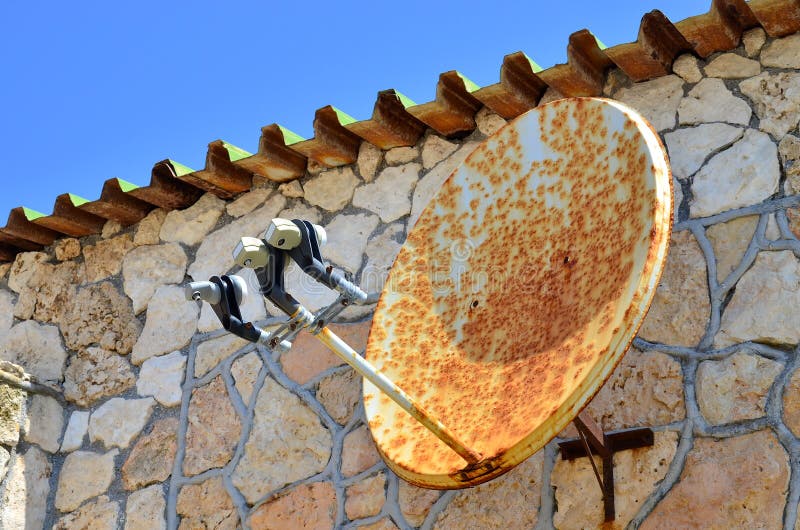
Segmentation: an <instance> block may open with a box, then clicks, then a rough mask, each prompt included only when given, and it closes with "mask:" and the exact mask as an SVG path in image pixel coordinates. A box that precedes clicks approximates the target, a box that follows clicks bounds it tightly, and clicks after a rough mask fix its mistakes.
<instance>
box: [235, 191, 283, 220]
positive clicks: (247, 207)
mask: <svg viewBox="0 0 800 530" xmlns="http://www.w3.org/2000/svg"><path fill="white" fill-rule="evenodd" d="M271 193H272V190H269V189H265V188H256V189H254V190H252V191H248V192H246V193H243V194H242V195H240V196H239V197H237V198H236V200H235V201H233V202H231V203H229V204H228V205H227V206H225V210H226V211H227V212H228V215H230V216H231V217H241V216H243V215H245V214H248V213H250V212H252V211H253V210H255V209H256V208H258V207H259V206H261V205H262V204H264V202H265V201H266V200H267V198H268V197H269V196H270V194H271Z"/></svg>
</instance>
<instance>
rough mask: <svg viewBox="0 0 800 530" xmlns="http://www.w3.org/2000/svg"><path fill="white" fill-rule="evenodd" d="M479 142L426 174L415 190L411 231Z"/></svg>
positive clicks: (464, 146) (471, 144) (412, 202)
mask: <svg viewBox="0 0 800 530" xmlns="http://www.w3.org/2000/svg"><path fill="white" fill-rule="evenodd" d="M478 145H479V142H469V143H465V144H464V145H462V146H461V147H460V148H459V149H458V151H456V152H455V153H453V154H452V155H450V157H449V158H448V159H447V160H446V161H445V162H444V163H442V164H439V165H438V166H436V168H434V169H433V170H431V171H428V173H426V174H425V176H424V177H422V178H421V179H420V181H419V182H417V186H416V187H415V188H414V197H413V199H412V201H411V215H410V216H409V218H408V224H407V225H406V226H408V228H409V230H410V229H411V228H412V227H413V226H414V224H415V223H416V222H417V219H419V216H420V215H421V214H422V211H423V210H424V209H425V207H426V206H427V205H428V203H429V202H430V201H431V199H432V198H433V197H434V195H436V193H437V192H438V191H439V188H441V187H442V184H444V181H445V180H447V177H449V176H450V174H451V173H452V172H453V171H454V170H455V169H456V168H457V167H458V166H459V164H461V162H463V161H464V159H465V158H467V155H469V154H470V153H471V152H472V151H474V150H475V148H476V147H478Z"/></svg>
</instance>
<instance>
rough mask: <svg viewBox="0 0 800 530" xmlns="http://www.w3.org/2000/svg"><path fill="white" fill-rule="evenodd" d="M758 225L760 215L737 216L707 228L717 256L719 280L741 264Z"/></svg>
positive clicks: (707, 233)
mask: <svg viewBox="0 0 800 530" xmlns="http://www.w3.org/2000/svg"><path fill="white" fill-rule="evenodd" d="M756 225H758V216H757V215H749V216H746V217H737V218H736V219H733V220H732V221H728V222H727V223H719V224H716V225H712V226H710V227H708V228H707V229H706V236H708V239H709V241H711V245H712V246H713V247H714V256H715V257H716V258H717V281H719V282H722V281H723V280H725V278H726V277H727V276H728V274H730V273H731V272H733V270H734V269H735V268H736V267H738V266H739V262H740V261H742V256H744V253H745V251H746V250H747V247H748V246H749V245H750V241H751V240H752V239H753V235H754V234H755V231H756Z"/></svg>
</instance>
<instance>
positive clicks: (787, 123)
mask: <svg viewBox="0 0 800 530" xmlns="http://www.w3.org/2000/svg"><path fill="white" fill-rule="evenodd" d="M739 88H740V89H741V91H742V94H744V95H745V96H747V97H748V98H750V100H751V101H752V102H753V104H754V108H755V111H756V116H758V119H759V120H760V121H759V124H758V128H759V129H761V130H762V131H764V132H766V133H769V134H771V135H772V136H773V137H775V138H776V139H778V140H780V139H781V138H783V136H784V135H785V134H786V133H788V132H789V131H791V130H793V129H796V128H797V124H798V122H800V73H795V72H793V73H789V72H780V73H775V74H771V73H769V72H764V73H763V74H761V75H759V76H757V77H752V78H750V79H747V80H745V81H742V82H741V83H739Z"/></svg>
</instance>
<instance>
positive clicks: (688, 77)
mask: <svg viewBox="0 0 800 530" xmlns="http://www.w3.org/2000/svg"><path fill="white" fill-rule="evenodd" d="M672 71H673V72H674V73H676V74H678V75H679V76H680V77H681V78H683V80H684V81H686V82H687V83H697V82H699V81H700V80H701V79H703V73H702V72H701V71H700V67H699V65H698V64H697V57H695V56H694V55H692V54H690V53H686V54H684V55H681V56H680V57H678V58H677V59H675V62H673V63H672Z"/></svg>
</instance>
